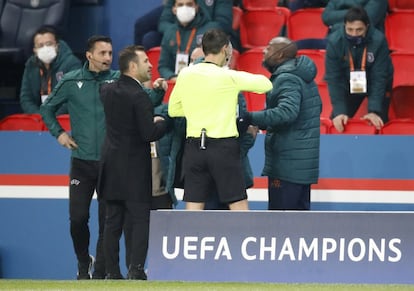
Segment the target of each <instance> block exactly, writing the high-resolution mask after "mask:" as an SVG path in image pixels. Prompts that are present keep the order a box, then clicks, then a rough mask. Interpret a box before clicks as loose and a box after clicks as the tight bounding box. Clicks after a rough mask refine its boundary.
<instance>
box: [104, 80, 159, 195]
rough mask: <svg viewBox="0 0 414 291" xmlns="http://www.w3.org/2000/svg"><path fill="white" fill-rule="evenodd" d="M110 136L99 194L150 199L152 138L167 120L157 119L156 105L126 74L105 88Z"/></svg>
mask: <svg viewBox="0 0 414 291" xmlns="http://www.w3.org/2000/svg"><path fill="white" fill-rule="evenodd" d="M101 100H102V103H103V106H104V110H105V120H106V136H105V140H104V143H103V146H102V156H101V168H100V174H99V183H98V185H99V186H98V195H99V197H100V198H103V199H105V200H130V201H137V202H150V201H151V192H152V189H151V187H152V180H151V155H150V141H154V140H157V139H159V138H160V137H161V136H162V135H163V134H164V133H165V130H166V123H165V122H164V121H163V122H157V123H154V122H153V106H152V104H151V101H150V99H149V97H148V95H147V93H146V92H145V91H144V90H143V89H142V87H141V86H140V84H139V83H138V82H137V81H136V80H134V79H132V78H130V77H128V76H125V75H122V76H121V77H120V79H119V80H118V81H116V82H114V83H111V84H105V85H103V86H102V88H101Z"/></svg>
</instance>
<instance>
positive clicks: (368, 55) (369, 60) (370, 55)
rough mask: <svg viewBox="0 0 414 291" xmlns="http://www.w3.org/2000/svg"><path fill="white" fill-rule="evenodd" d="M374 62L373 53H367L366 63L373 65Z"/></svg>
mask: <svg viewBox="0 0 414 291" xmlns="http://www.w3.org/2000/svg"><path fill="white" fill-rule="evenodd" d="M374 61H375V57H374V53H372V52H368V53H367V62H368V63H373V62H374Z"/></svg>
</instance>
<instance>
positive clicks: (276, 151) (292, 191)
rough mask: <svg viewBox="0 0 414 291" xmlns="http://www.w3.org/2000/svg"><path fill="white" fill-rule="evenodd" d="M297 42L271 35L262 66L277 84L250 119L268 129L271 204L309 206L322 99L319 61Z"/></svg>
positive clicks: (315, 174)
mask: <svg viewBox="0 0 414 291" xmlns="http://www.w3.org/2000/svg"><path fill="white" fill-rule="evenodd" d="M296 54H297V47H296V44H295V43H294V42H292V41H291V40H289V39H287V38H285V37H276V38H274V39H272V40H271V41H270V43H269V45H268V46H267V47H266V48H265V50H264V62H263V64H264V66H265V67H266V68H267V69H268V70H269V72H270V73H271V74H272V75H271V77H270V80H271V81H272V84H273V90H272V91H270V92H268V93H267V94H266V108H265V110H263V111H258V112H251V113H250V114H249V117H250V119H251V123H252V124H254V125H258V126H259V128H261V129H265V130H266V137H265V166H264V169H263V172H262V175H263V176H268V190H269V205H268V209H269V210H309V209H310V190H311V184H315V183H317V182H318V177H319V139H320V113H321V110H322V102H321V99H320V96H319V92H318V88H317V86H316V84H315V82H314V78H315V76H316V66H315V64H314V63H313V61H312V60H311V59H309V58H308V57H306V56H299V57H298V56H297V55H296Z"/></svg>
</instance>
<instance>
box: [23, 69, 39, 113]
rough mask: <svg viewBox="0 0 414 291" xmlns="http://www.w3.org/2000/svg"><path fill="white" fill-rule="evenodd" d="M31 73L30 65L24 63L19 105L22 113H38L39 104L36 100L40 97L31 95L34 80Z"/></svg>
mask: <svg viewBox="0 0 414 291" xmlns="http://www.w3.org/2000/svg"><path fill="white" fill-rule="evenodd" d="M31 74H32V72H31V70H30V67H29V66H28V65H27V64H26V67H25V69H24V72H23V78H22V85H21V88H20V106H21V107H22V110H23V112H24V113H39V104H38V102H36V100H37V99H38V98H40V96H33V94H32V92H33V90H32V86H33V83H34V81H33V80H31V79H32V76H31ZM39 90H40V89H39ZM39 94H40V92H39Z"/></svg>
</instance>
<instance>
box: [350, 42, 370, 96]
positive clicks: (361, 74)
mask: <svg viewBox="0 0 414 291" xmlns="http://www.w3.org/2000/svg"><path fill="white" fill-rule="evenodd" d="M348 53H349V70H350V73H349V90H350V93H351V94H363V93H367V74H366V71H365V68H366V61H367V47H366V46H365V48H364V51H363V53H362V61H361V69H360V70H355V64H354V59H353V58H352V54H351V50H348Z"/></svg>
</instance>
